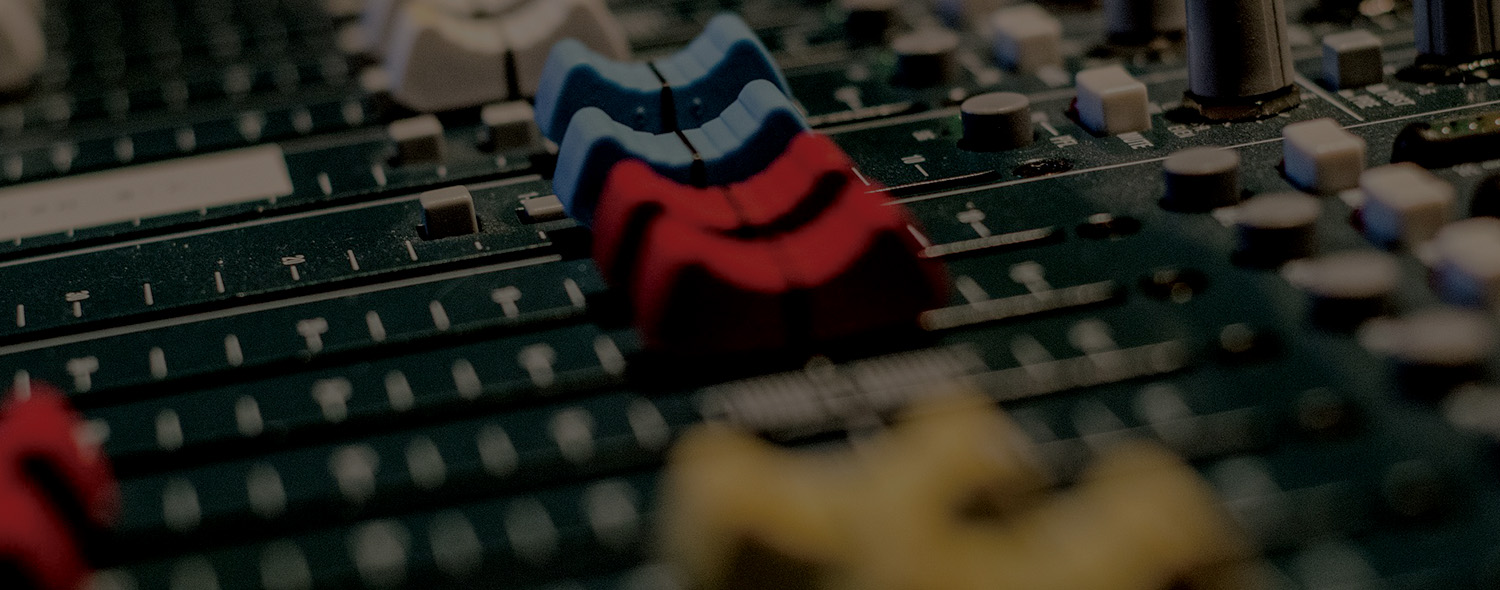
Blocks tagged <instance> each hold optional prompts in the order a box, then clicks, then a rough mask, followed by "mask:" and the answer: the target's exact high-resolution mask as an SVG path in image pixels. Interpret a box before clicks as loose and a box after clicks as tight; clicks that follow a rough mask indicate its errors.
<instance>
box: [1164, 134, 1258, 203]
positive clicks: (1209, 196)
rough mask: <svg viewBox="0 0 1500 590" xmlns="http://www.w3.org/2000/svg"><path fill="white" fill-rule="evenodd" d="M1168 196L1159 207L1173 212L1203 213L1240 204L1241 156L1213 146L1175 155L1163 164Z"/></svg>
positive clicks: (1190, 149)
mask: <svg viewBox="0 0 1500 590" xmlns="http://www.w3.org/2000/svg"><path fill="white" fill-rule="evenodd" d="M1162 169H1163V171H1164V172H1165V176H1166V181H1167V193H1166V195H1165V196H1164V197H1162V202H1161V204H1162V206H1164V207H1166V208H1167V209H1169V210H1172V211H1181V212H1185V213H1187V212H1205V211H1212V210H1214V209H1218V208H1220V207H1230V206H1233V205H1237V204H1239V202H1240V191H1241V189H1240V155H1239V153H1237V152H1235V151H1234V150H1227V149H1220V148H1214V147H1197V148H1189V149H1185V150H1182V151H1179V152H1175V153H1173V154H1172V155H1170V156H1168V157H1167V160H1166V161H1165V162H1163V163H1162Z"/></svg>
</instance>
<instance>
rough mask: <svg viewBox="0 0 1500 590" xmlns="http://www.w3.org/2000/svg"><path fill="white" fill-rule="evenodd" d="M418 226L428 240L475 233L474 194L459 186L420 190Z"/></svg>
mask: <svg viewBox="0 0 1500 590" xmlns="http://www.w3.org/2000/svg"><path fill="white" fill-rule="evenodd" d="M418 200H419V201H421V203H422V228H423V232H424V233H425V234H426V237H427V239H429V240H440V239H443V238H452V237H456V236H467V235H472V234H476V233H479V217H478V216H477V215H475V213H474V196H473V195H471V194H469V189H467V188H464V187H462V186H450V187H448V188H440V189H437V190H432V191H427V192H425V193H422V196H421V197H419V198H418Z"/></svg>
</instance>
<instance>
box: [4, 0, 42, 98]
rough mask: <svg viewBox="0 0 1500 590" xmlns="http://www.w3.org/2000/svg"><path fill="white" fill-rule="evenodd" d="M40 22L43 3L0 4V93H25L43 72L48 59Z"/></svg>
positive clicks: (6, 0) (24, 0)
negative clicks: (45, 61)
mask: <svg viewBox="0 0 1500 590" xmlns="http://www.w3.org/2000/svg"><path fill="white" fill-rule="evenodd" d="M41 21H42V5H41V2H33V1H31V0H0V93H6V92H17V91H20V90H23V89H25V88H26V87H27V86H28V85H30V83H31V79H32V78H33V77H35V76H36V75H37V72H39V71H41V69H42V62H43V61H44V60H45V58H46V55H47V42H46V39H44V38H43V36H42V22H41Z"/></svg>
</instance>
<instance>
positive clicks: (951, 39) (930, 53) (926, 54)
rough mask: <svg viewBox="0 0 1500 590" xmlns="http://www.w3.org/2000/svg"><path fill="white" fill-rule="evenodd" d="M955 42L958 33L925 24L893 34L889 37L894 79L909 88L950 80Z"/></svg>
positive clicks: (955, 66)
mask: <svg viewBox="0 0 1500 590" xmlns="http://www.w3.org/2000/svg"><path fill="white" fill-rule="evenodd" d="M958 46H959V38H958V35H957V34H954V33H953V32H952V31H949V30H947V29H940V28H926V29H920V30H917V31H914V32H911V33H907V34H905V35H902V36H900V37H896V39H895V40H894V41H891V49H892V50H894V51H895V52H896V79H895V82H896V83H897V84H899V85H902V86H909V87H913V88H926V87H931V86H940V85H943V84H947V83H948V82H951V81H952V80H953V78H955V77H957V75H958V58H957V57H956V56H957V54H958Z"/></svg>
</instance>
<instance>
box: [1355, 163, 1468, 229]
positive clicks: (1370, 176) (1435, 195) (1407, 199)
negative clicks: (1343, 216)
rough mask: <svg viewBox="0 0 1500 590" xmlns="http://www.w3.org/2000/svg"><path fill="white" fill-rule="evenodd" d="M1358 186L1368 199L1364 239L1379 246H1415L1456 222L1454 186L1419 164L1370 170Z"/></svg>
mask: <svg viewBox="0 0 1500 590" xmlns="http://www.w3.org/2000/svg"><path fill="white" fill-rule="evenodd" d="M1359 186H1360V190H1362V191H1363V192H1364V198H1365V204H1364V207H1363V208H1362V209H1361V218H1362V219H1363V221H1364V226H1365V235H1367V236H1369V238H1370V239H1371V240H1372V241H1374V242H1376V243H1379V244H1385V245H1394V244H1405V245H1407V246H1414V245H1416V244H1420V243H1422V242H1426V241H1427V240H1430V239H1432V238H1433V236H1436V235H1437V233H1438V230H1439V229H1442V227H1443V226H1444V225H1446V224H1447V223H1448V222H1449V221H1450V220H1452V219H1453V206H1454V201H1456V200H1457V192H1456V191H1455V190H1454V188H1453V185H1451V184H1448V182H1447V181H1445V180H1443V179H1441V178H1438V177H1436V176H1433V174H1432V173H1431V172H1428V171H1427V169H1425V168H1422V167H1421V166H1418V165H1416V164H1412V163H1409V162H1408V163H1402V164H1391V165H1389V166H1381V167H1379V168H1371V169H1369V170H1367V171H1365V173H1364V174H1363V175H1361V176H1360V178H1359Z"/></svg>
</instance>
